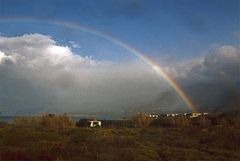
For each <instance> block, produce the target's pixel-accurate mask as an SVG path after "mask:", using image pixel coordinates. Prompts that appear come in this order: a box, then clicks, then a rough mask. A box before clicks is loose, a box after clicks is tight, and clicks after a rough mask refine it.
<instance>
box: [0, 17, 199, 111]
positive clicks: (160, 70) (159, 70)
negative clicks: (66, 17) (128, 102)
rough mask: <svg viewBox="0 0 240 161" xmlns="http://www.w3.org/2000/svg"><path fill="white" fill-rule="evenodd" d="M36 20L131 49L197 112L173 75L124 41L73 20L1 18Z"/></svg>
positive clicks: (36, 21)
mask: <svg viewBox="0 0 240 161" xmlns="http://www.w3.org/2000/svg"><path fill="white" fill-rule="evenodd" d="M17 21H19V22H23V21H26V22H33V23H34V22H35V23H40V22H42V23H48V24H54V25H59V26H62V27H66V28H72V29H77V30H81V31H83V32H86V33H89V34H93V35H95V36H98V37H101V38H104V39H105V40H107V41H110V42H112V43H114V44H116V45H118V46H119V47H121V48H123V49H126V50H127V51H129V52H130V53H132V54H133V55H135V56H136V57H137V58H139V59H140V60H141V61H143V62H144V63H145V64H147V65H149V66H150V67H151V68H152V69H153V70H154V71H155V72H156V74H157V76H158V77H162V78H164V80H166V82H167V83H168V84H169V85H170V86H171V87H172V88H173V89H174V90H175V91H176V93H177V94H178V95H179V96H180V97H181V99H182V100H183V101H184V103H185V104H186V105H187V106H188V107H189V109H190V110H191V111H192V112H196V111H197V110H196V107H195V106H194V104H193V102H192V101H191V99H190V97H189V96H188V95H187V94H186V92H185V91H184V90H183V89H182V88H181V86H180V85H179V84H178V82H177V81H176V80H174V79H173V78H171V76H170V75H169V74H167V73H166V72H165V71H164V69H163V68H162V67H161V66H160V65H158V64H156V63H154V62H153V61H152V60H150V59H149V58H147V57H146V56H144V54H143V53H141V52H140V51H138V50H136V49H134V48H133V47H131V46H129V45H127V44H126V43H123V42H122V41H120V40H119V39H117V38H115V37H113V36H111V35H109V34H106V33H103V32H100V31H98V30H96V29H93V28H90V27H87V26H83V25H80V24H76V23H72V22H66V21H56V20H47V19H44V20H42V19H34V18H31V17H30V18H29V17H24V18H22V17H20V18H19V17H18V18H0V22H17Z"/></svg>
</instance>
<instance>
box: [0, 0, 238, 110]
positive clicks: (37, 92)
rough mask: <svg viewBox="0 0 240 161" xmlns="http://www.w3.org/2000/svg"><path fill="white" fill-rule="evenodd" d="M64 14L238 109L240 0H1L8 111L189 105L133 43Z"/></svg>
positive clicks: (0, 58) (0, 97)
mask: <svg viewBox="0 0 240 161" xmlns="http://www.w3.org/2000/svg"><path fill="white" fill-rule="evenodd" d="M55 22H57V23H55ZM59 22H61V23H63V22H64V23H65V24H66V23H67V24H76V25H78V26H81V27H82V28H90V29H91V30H94V31H97V32H99V33H101V34H104V35H108V36H109V37H113V38H115V39H118V40H120V41H122V42H124V43H125V44H127V45H128V46H130V47H132V48H135V49H137V50H138V51H140V52H141V53H143V55H144V56H146V57H147V58H149V59H151V60H153V61H154V62H155V63H156V64H159V65H160V66H161V67H163V68H164V70H166V72H167V73H168V74H169V75H171V76H172V77H173V78H174V79H175V80H176V81H177V82H179V84H180V85H181V86H182V87H183V88H184V90H185V91H186V92H187V94H188V95H189V96H190V97H191V98H192V100H193V101H194V102H195V103H196V104H197V105H196V106H198V108H199V109H204V110H205V109H207V108H210V107H211V108H215V107H218V108H221V109H222V108H224V109H225V108H230V107H231V108H234V109H238V107H239V102H237V101H236V100H238V98H239V96H240V94H239V92H240V89H239V84H240V83H239V80H240V78H239V75H240V72H239V68H240V67H239V64H240V53H239V42H240V1H239V0H211V1H209V0H202V1H197V0H191V1H190V0H181V1H179V0H156V1H154V0H127V1H125V0H102V1H97V0H92V1H77V0H76V1H74V0H68V1H63V0H58V1H57V0H48V1H34V0H31V1H30V0H22V1H18V0H11V1H9V0H0V33H1V36H0V75H1V78H0V89H1V90H2V93H1V94H0V105H1V106H2V109H3V111H6V113H9V114H18V113H37V112H42V111H47V110H49V108H51V110H52V111H53V112H54V111H65V110H66V106H68V107H69V108H68V111H69V112H72V113H74V112H79V113H81V112H82V111H84V112H92V111H95V112H96V111H103V110H102V109H104V110H106V111H107V112H109V111H111V112H112V111H115V112H116V113H119V111H121V112H122V113H127V112H126V111H131V110H132V112H136V111H138V110H146V111H148V110H149V111H156V109H158V110H160V111H161V110H163V111H172V110H179V109H181V108H183V109H185V108H186V107H185V105H184V103H183V102H181V100H179V97H178V96H176V94H175V92H174V91H173V90H172V89H171V87H169V85H168V84H167V83H166V82H165V81H164V80H163V78H160V80H159V78H157V77H156V76H155V75H154V72H153V71H152V69H151V68H149V67H148V66H146V65H145V64H144V63H142V62H141V61H139V60H138V58H136V57H135V56H134V55H133V54H131V53H130V52H129V51H127V50H126V49H123V48H122V47H120V46H118V45H117V44H114V43H112V42H111V41H109V40H106V39H104V38H103V37H101V36H100V37H99V36H98V35H96V34H92V33H89V32H86V31H85V30H83V29H79V28H78V29H77V28H71V27H66V26H63V25H61V24H59ZM56 52H57V53H56ZM39 71H41V72H40V73H42V75H40V76H39V75H38V74H36V73H38V72H39ZM89 82H91V83H89ZM28 84H30V86H29V87H28ZM206 90H208V93H207V94H205V92H206ZM23 91H28V92H25V93H26V94H25V95H21V93H22V92H23ZM49 97H51V98H52V100H49ZM63 100H64V101H63ZM42 104H45V105H44V107H42V106H43V105H42ZM17 106H19V107H17ZM147 107H148V108H147ZM0 109H1V108H0ZM86 109H87V110H86ZM129 109H130V110H129ZM51 110H50V111H51ZM157 112H158V111H157ZM96 113H98V112H96Z"/></svg>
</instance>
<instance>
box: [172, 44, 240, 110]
mask: <svg viewBox="0 0 240 161" xmlns="http://www.w3.org/2000/svg"><path fill="white" fill-rule="evenodd" d="M172 74H173V75H175V77H176V79H178V80H179V82H180V83H181V84H182V86H183V87H184V88H185V89H186V90H187V92H188V94H189V95H190V96H191V97H192V98H193V100H194V101H195V102H196V103H197V104H198V106H199V108H205V107H211V108H214V107H221V108H223V109H225V110H228V109H240V50H239V48H238V47H236V46H231V45H219V46H217V47H216V48H215V49H214V50H213V51H212V52H211V53H209V54H208V55H206V56H204V57H203V58H199V59H196V60H193V61H191V62H189V63H186V64H185V65H183V64H181V65H179V66H178V67H174V69H173V72H172Z"/></svg>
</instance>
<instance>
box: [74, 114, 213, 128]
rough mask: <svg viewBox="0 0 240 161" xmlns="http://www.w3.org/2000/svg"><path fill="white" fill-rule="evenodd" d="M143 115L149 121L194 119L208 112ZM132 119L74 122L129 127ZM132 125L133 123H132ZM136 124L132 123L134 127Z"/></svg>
mask: <svg viewBox="0 0 240 161" xmlns="http://www.w3.org/2000/svg"><path fill="white" fill-rule="evenodd" d="M142 114H143V115H145V117H146V118H145V119H148V120H150V121H151V122H152V121H154V120H161V119H164V118H177V117H178V118H179V117H185V118H189V119H194V118H198V117H200V116H206V115H209V113H208V112H202V113H201V112H193V113H167V114H146V113H142ZM131 122H132V119H118V120H98V119H96V118H95V117H94V118H91V119H80V120H79V121H77V122H76V125H77V126H78V127H81V126H82V127H91V128H95V127H102V126H103V127H104V126H106V127H109V124H111V125H112V126H114V125H115V126H120V127H122V126H124V125H127V124H128V125H130V127H131V124H132V123H131ZM132 126H133V125H132ZM135 126H136V125H134V127H135Z"/></svg>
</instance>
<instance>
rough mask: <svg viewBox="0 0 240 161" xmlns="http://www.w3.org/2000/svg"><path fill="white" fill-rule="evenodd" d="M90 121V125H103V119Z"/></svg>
mask: <svg viewBox="0 0 240 161" xmlns="http://www.w3.org/2000/svg"><path fill="white" fill-rule="evenodd" d="M89 122H90V127H101V126H102V122H101V121H89Z"/></svg>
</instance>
